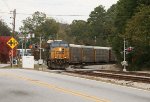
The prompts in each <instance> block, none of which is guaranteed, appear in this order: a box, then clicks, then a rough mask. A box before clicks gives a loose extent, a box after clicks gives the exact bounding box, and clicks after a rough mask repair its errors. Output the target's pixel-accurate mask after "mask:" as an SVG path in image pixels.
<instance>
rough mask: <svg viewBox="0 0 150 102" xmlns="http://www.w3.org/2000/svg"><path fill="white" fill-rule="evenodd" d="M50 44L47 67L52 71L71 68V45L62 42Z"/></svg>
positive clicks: (57, 41) (55, 41)
mask: <svg viewBox="0 0 150 102" xmlns="http://www.w3.org/2000/svg"><path fill="white" fill-rule="evenodd" d="M49 42H50V43H48V47H49V54H48V55H49V56H48V60H47V65H48V67H49V68H51V69H56V68H57V69H65V68H66V67H68V66H69V44H68V43H67V42H65V41H62V40H54V41H53V40H51V41H49Z"/></svg>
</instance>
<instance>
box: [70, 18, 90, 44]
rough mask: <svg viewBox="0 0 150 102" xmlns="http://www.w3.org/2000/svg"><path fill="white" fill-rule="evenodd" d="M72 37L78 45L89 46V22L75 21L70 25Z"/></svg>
mask: <svg viewBox="0 0 150 102" xmlns="http://www.w3.org/2000/svg"><path fill="white" fill-rule="evenodd" d="M70 29H71V34H70V35H71V36H72V37H73V38H74V40H75V42H76V43H78V44H89V43H90V42H89V39H88V38H89V35H88V34H89V32H88V25H87V22H85V21H83V20H74V21H73V22H72V24H71V25H70Z"/></svg>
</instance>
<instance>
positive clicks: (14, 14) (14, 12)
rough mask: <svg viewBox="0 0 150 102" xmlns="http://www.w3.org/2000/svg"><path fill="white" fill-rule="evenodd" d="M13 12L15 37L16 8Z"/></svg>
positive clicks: (13, 32) (13, 33)
mask: <svg viewBox="0 0 150 102" xmlns="http://www.w3.org/2000/svg"><path fill="white" fill-rule="evenodd" d="M12 12H13V17H12V19H13V22H12V26H13V30H12V36H13V37H14V35H15V25H16V24H15V23H16V9H14V11H12Z"/></svg>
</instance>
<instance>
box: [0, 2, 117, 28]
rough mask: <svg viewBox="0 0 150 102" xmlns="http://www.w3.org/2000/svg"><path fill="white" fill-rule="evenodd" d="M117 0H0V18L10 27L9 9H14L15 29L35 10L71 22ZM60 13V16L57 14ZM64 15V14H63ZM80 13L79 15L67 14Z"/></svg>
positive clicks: (63, 21) (85, 18) (84, 17)
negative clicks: (15, 13) (15, 14)
mask: <svg viewBox="0 0 150 102" xmlns="http://www.w3.org/2000/svg"><path fill="white" fill-rule="evenodd" d="M117 1H118V0H0V19H3V20H4V22H6V23H7V24H8V25H9V26H10V27H11V25H10V23H11V22H12V20H11V19H10V17H11V16H12V14H8V13H9V12H10V11H12V10H14V9H16V11H17V13H24V14H17V16H16V30H17V31H18V28H19V27H20V26H21V25H22V23H21V21H22V20H23V19H25V18H27V17H29V16H31V15H25V14H33V13H34V12H35V11H40V12H44V13H46V14H47V16H50V17H53V18H54V19H56V20H57V21H59V22H62V23H71V22H72V20H74V19H77V20H79V19H81V20H87V18H88V17H89V16H88V15H89V14H90V13H91V11H93V10H94V8H95V7H97V6H99V5H103V6H104V7H105V9H108V8H109V7H110V6H111V5H112V4H115V3H117ZM2 12H6V13H2ZM59 15H61V16H59ZM65 15H66V16H65ZM67 15H81V16H67Z"/></svg>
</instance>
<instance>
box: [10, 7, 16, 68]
mask: <svg viewBox="0 0 150 102" xmlns="http://www.w3.org/2000/svg"><path fill="white" fill-rule="evenodd" d="M11 12H13V17H12V19H13V21H12V37H14V35H15V23H16V22H15V21H16V9H14V11H11ZM11 67H13V49H12V56H11Z"/></svg>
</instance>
